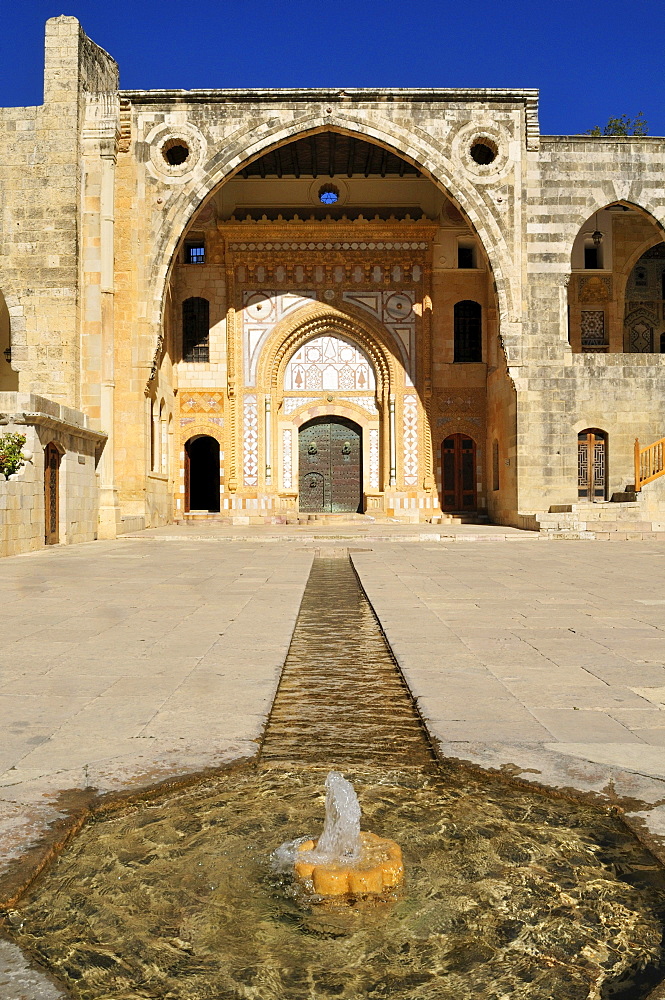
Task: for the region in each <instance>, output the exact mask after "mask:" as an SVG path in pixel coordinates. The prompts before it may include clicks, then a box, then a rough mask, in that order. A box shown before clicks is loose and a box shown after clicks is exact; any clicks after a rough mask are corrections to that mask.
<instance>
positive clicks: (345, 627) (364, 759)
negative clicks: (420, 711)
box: [261, 559, 436, 770]
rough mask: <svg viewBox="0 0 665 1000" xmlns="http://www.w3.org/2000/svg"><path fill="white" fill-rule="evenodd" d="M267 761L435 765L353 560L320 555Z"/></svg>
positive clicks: (269, 734)
mask: <svg viewBox="0 0 665 1000" xmlns="http://www.w3.org/2000/svg"><path fill="white" fill-rule="evenodd" d="M261 759H262V760H263V761H264V762H268V761H270V762H275V761H288V762H290V763H295V764H298V765H302V764H321V765H323V766H328V767H334V768H337V769H338V770H343V768H344V767H349V766H353V765H358V764H363V765H364V766H368V765H370V766H371V765H374V766H377V767H388V768H405V767H407V768H408V767H419V768H428V767H429V768H432V769H434V768H435V766H436V765H435V762H434V757H433V755H432V752H431V750H430V748H429V745H428V743H427V741H426V739H425V733H424V730H423V727H422V725H421V723H420V720H419V718H418V716H417V715H416V713H415V711H414V709H413V705H412V703H411V699H410V696H409V694H408V691H407V689H406V687H405V685H404V683H403V681H402V679H401V676H400V674H399V672H398V671H397V669H396V666H395V661H394V659H393V657H392V654H391V652H390V649H389V648H388V646H387V644H386V641H385V639H384V637H383V633H382V632H381V629H380V627H379V625H378V622H377V620H376V617H375V615H374V612H373V611H372V608H371V605H370V604H369V602H368V600H367V598H366V597H365V595H364V593H363V592H362V590H361V589H360V587H359V586H358V581H357V579H356V575H355V573H354V572H353V569H352V568H351V563H350V562H349V560H348V559H315V560H314V564H313V566H312V572H311V574H310V578H309V581H308V583H307V588H306V589H305V593H304V595H303V600H302V604H301V607H300V614H299V615H298V623H297V625H296V629H295V632H294V634H293V639H292V640H291V648H290V649H289V654H288V656H287V658H286V663H285V664H284V670H283V672H282V678H281V681H280V685H279V689H278V691H277V697H276V698H275V703H274V705H273V709H272V712H271V715H270V721H269V723H268V728H267V731H266V735H265V739H264V741H263V747H262V751H261Z"/></svg>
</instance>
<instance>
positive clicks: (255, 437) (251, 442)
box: [243, 394, 259, 486]
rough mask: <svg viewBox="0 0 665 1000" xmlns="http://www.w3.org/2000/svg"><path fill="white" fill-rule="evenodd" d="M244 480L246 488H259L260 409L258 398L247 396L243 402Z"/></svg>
mask: <svg viewBox="0 0 665 1000" xmlns="http://www.w3.org/2000/svg"><path fill="white" fill-rule="evenodd" d="M243 448H244V461H243V479H244V483H245V486H257V485H258V481H259V408H258V405H257V401H256V396H254V395H250V394H248V395H246V396H245V399H244V401H243Z"/></svg>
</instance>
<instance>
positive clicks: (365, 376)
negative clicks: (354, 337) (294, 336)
mask: <svg viewBox="0 0 665 1000" xmlns="http://www.w3.org/2000/svg"><path fill="white" fill-rule="evenodd" d="M375 387H376V382H375V379H374V371H373V369H372V366H371V364H370V363H369V361H368V359H367V358H366V357H365V355H364V354H363V353H362V351H360V350H359V349H358V348H357V347H356V345H355V344H352V343H351V342H350V341H348V340H343V339H342V338H341V337H333V336H323V337H315V338H314V339H313V340H308V341H307V343H306V344H303V346H302V347H300V348H299V349H298V350H297V351H296V353H295V354H294V355H293V357H292V358H291V360H290V361H289V363H288V365H287V366H286V372H285V373H284V388H285V390H286V391H287V392H288V391H289V390H291V391H293V390H296V391H297V390H298V389H305V390H309V391H310V392H311V391H315V392H316V391H321V390H326V389H328V390H331V391H333V392H338V391H339V390H343V389H347V390H349V389H350V390H354V389H356V390H357V389H374V388H375Z"/></svg>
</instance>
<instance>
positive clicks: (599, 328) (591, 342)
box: [580, 309, 606, 347]
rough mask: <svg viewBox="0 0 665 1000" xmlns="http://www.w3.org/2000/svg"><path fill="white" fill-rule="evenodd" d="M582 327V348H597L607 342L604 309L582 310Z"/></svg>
mask: <svg viewBox="0 0 665 1000" xmlns="http://www.w3.org/2000/svg"><path fill="white" fill-rule="evenodd" d="M580 327H581V330H582V347H595V346H597V345H601V344H604V343H605V342H606V341H605V313H604V312H603V310H602V309H582V312H581V320H580Z"/></svg>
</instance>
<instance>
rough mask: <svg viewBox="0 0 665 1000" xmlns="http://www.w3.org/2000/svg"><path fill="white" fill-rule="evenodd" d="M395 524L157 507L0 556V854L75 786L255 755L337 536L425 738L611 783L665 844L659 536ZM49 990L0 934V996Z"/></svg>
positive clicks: (117, 784)
mask: <svg viewBox="0 0 665 1000" xmlns="http://www.w3.org/2000/svg"><path fill="white" fill-rule="evenodd" d="M412 527H415V528H417V529H418V532H417V535H418V536H419V537H418V541H420V544H418V545H414V544H412V543H413V541H414V540H415V535H416V533H415V532H414V531H412V530H411V528H412ZM466 527H467V532H468V534H475V533H476V532H477V529H478V527H479V526H476V525H473V526H466ZM481 527H484V526H481ZM406 529H407V530H405V531H404V535H403V537H402V539H401V540H400V539H399V537H398V536H397V534H396V533H395V534H394V535H393V536H391V540H390V541H389V542H388V541H384V540H380V538H379V537H376V536H375V537H368V536H367V532H366V530H364V529H363V530H354V529H353V528H345V529H344V531H343V532H340V531H336V530H335V529H334V528H333V529H330V528H328V529H326V530H322V531H318V532H317V533H316V534H315V535H314V536H313V537H306V536H298V535H296V536H295V537H294V535H293V533H291V534H289V533H288V532H287V536H286V539H284V540H283V543H282V544H280V545H276V544H263V543H264V542H265V541H272V540H273V538H272V535H274V534H275V529H274V528H273V529H272V530H271V532H269V533H267V532H264V533H261V532H258V533H257V532H256V531H254V530H253V529H251V528H250V529H246V534H245V536H244V538H241V539H240V540H235V541H233V540H231V539H229V537H228V536H227V535H225V534H224V532H221V533H220V532H219V531H218V532H215V531H210V532H209V533H208V534H207V535H206V536H205V538H204V540H201V539H200V538H197V537H196V534H193V533H192V531H191V530H190V529H189V528H186V529H184V530H182V529H181V530H177V529H174V528H172V527H171V528H166V529H159V530H158V531H153V532H145V533H143V534H142V535H141V536H140V537H138V536H137V537H132V538H129V537H123V538H121V539H119V540H117V541H115V542H96V543H90V544H86V545H79V546H72V547H67V548H66V547H54V548H52V549H46V550H42V551H39V552H37V553H32V554H30V555H24V556H17V557H12V558H8V559H5V560H2V561H0V600H1V601H2V608H3V615H2V621H3V627H4V636H3V648H2V652H1V653H0V732H2V739H1V740H0V858H1V859H2V860H1V861H0V875H2V871H3V866H7V865H11V864H12V862H13V861H14V859H16V858H18V857H20V856H21V854H22V853H23V852H25V851H26V849H27V848H29V847H30V846H31V845H32V844H34V843H35V842H37V841H38V839H39V837H40V836H41V835H42V834H43V832H44V830H45V829H46V828H47V827H48V825H49V824H52V823H53V822H54V820H56V819H57V818H58V817H59V816H61V815H62V814H63V813H64V812H65V811H66V809H67V808H68V802H70V801H71V796H72V794H79V795H82V794H83V793H84V790H85V789H87V788H90V787H92V788H96V789H99V790H101V791H103V792H105V791H115V792H117V791H121V790H125V789H126V790H130V791H131V790H137V789H140V788H142V787H145V786H149V785H151V784H154V783H156V782H159V781H162V780H164V779H172V778H174V777H177V776H181V775H186V774H191V773H195V772H200V771H203V770H205V769H207V768H210V767H216V766H220V765H223V764H226V763H229V762H231V761H233V760H237V759H240V758H244V757H248V756H251V755H253V754H254V753H255V752H256V748H257V741H258V740H259V738H260V735H261V732H262V730H263V727H264V725H265V721H266V719H267V715H268V713H269V710H270V706H271V704H272V700H273V697H274V693H275V690H276V686H277V683H278V679H279V673H280V669H281V665H282V663H283V661H284V659H285V656H286V652H287V650H288V646H289V642H290V638H291V634H292V631H293V627H294V625H295V620H296V617H297V613H298V608H299V604H300V600H301V597H302V593H303V590H304V587H305V584H306V581H307V577H308V574H309V570H310V567H311V561H312V558H313V556H314V555H315V554H316V552H317V551H321V552H323V553H324V554H332V553H333V552H337V553H338V554H340V555H341V554H344V553H345V552H346V551H347V548H348V551H349V552H350V554H351V558H352V559H353V562H354V565H355V567H356V569H357V571H358V574H359V576H360V579H361V581H362V583H363V586H364V587H365V590H366V592H367V594H368V597H369V599H370V601H371V602H372V605H373V607H374V609H375V611H376V613H377V615H378V617H379V619H380V621H381V624H382V627H383V629H384V631H385V633H386V636H387V638H388V641H389V642H390V644H391V646H392V649H393V652H394V654H395V656H396V658H397V660H398V663H399V664H400V667H401V669H402V671H403V673H404V676H405V678H406V680H407V682H408V684H409V686H410V688H411V691H412V692H413V694H414V696H415V697H416V699H417V702H418V705H419V708H420V710H421V713H422V715H423V716H424V718H425V721H426V724H427V726H428V729H429V731H430V734H431V736H432V738H433V740H434V741H435V743H436V744H437V745H438V748H439V749H440V752H441V753H442V754H443V756H446V757H453V758H456V759H461V760H465V761H470V762H474V763H476V764H480V765H482V766H484V767H487V768H496V769H501V770H503V771H508V772H510V773H512V774H515V775H520V777H521V778H523V779H524V780H529V781H533V782H536V783H538V784H541V785H542V784H544V785H549V786H553V787H558V788H573V789H577V790H581V791H585V792H594V793H596V794H597V795H598V796H599V798H600V799H602V800H604V801H622V802H624V803H628V805H629V810H630V812H629V820H630V821H631V822H632V823H633V824H634V825H636V826H638V825H640V824H643V825H644V827H645V828H646V830H647V831H648V832H650V833H651V835H653V837H654V838H656V840H655V841H654V843H655V846H656V847H657V848H659V853H660V854H661V856H665V848H663V846H662V845H663V844H665V818H663V813H664V812H665V806H661V805H660V803H662V802H665V559H664V558H663V557H664V556H665V546H663V544H662V543H653V544H648V545H647V544H644V543H640V542H628V541H627V542H622V543H618V544H616V545H612V546H607V545H604V544H602V543H594V542H584V541H582V542H567V541H560V542H557V541H550V542H548V544H546V545H532V544H506V542H507V541H508V538H509V535H508V534H506V535H504V540H502V541H492V540H490V538H489V537H487V536H485V537H484V539H483V542H482V544H466V545H460V544H455V543H453V542H452V541H450V540H448V541H446V540H441V539H437V538H436V537H434V536H435V535H436V534H437V532H430V533H427V532H425V533H423V532H422V530H421V529H422V526H406ZM233 530H234V532H235V533H236V534H237V533H238V530H239V529H238V528H237V527H234V528H233ZM495 530H496V529H495ZM502 530H503V529H502ZM521 537H522V539H528V538H532V537H533V536H531V534H530V533H522V536H521ZM214 541H219V542H220V543H221V542H224V543H225V544H210V543H211V542H214ZM5 870H6V868H5ZM3 977H4V978H3ZM35 977H36V978H35ZM54 989H55V990H56V992H54ZM3 990H4V992H3ZM40 991H41V992H40ZM58 995H59V994H58V992H57V988H55V987H53V985H52V984H51V983H49V982H48V981H47V980H45V979H44V980H43V979H41V978H40V977H39V975H38V973H37V972H35V970H31V969H30V968H29V967H28V966H27V964H26V963H25V962H23V960H22V958H21V956H20V953H18V952H16V951H15V950H13V946H10V945H9V944H3V946H2V948H0V1000H41V998H42V997H44V998H45V1000H50V998H51V997H52V996H53V997H55V996H58Z"/></svg>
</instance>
